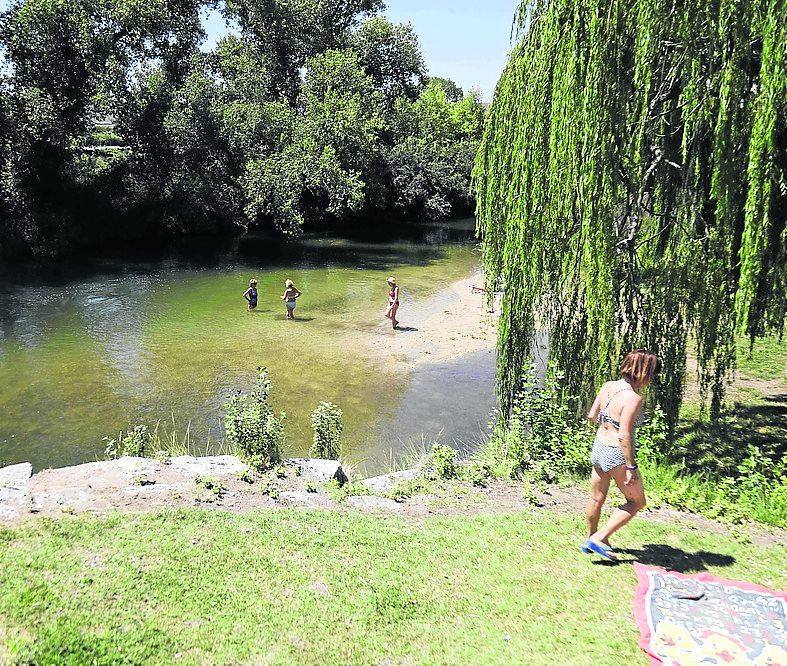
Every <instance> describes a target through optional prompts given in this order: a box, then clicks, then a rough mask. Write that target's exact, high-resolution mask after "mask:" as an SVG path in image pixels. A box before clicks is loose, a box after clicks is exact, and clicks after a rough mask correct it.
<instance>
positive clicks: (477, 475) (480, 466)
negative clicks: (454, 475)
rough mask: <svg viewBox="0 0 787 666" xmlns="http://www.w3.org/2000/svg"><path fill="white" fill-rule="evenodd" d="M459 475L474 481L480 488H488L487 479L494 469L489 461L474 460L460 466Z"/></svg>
mask: <svg viewBox="0 0 787 666" xmlns="http://www.w3.org/2000/svg"><path fill="white" fill-rule="evenodd" d="M458 476H459V478H460V479H461V480H462V481H466V482H468V483H472V484H473V485H474V486H478V487H479V488H486V486H487V485H488V484H487V481H488V479H489V477H490V476H492V469H491V467H490V465H489V463H486V462H481V461H472V462H470V463H469V464H467V465H462V466H460V467H459V468H458Z"/></svg>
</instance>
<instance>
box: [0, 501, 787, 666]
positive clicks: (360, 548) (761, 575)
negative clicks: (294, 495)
mask: <svg viewBox="0 0 787 666" xmlns="http://www.w3.org/2000/svg"><path fill="white" fill-rule="evenodd" d="M582 535H583V531H582V524H581V520H580V518H579V517H572V516H565V515H559V514H555V513H551V512H548V511H544V510H541V511H537V510H533V511H529V512H522V513H519V514H510V515H501V516H472V517H470V516H455V517H430V518H428V519H426V520H424V521H418V522H416V521H408V520H405V519H402V518H393V517H390V516H389V517H373V516H364V515H359V514H354V513H331V512H316V511H312V512H310V511H303V510H302V511H295V510H281V511H264V512H255V513H251V514H246V515H240V514H231V513H225V512H220V511H213V512H209V511H198V510H187V511H179V512H171V513H158V514H149V515H135V516H112V517H108V518H66V519H63V520H59V521H52V520H36V521H31V522H29V523H27V524H25V525H23V526H21V527H19V528H13V529H3V530H2V531H0V543H2V547H0V646H1V645H2V644H3V643H4V644H5V650H6V655H5V656H4V655H3V654H2V650H3V648H2V647H0V661H4V660H5V661H7V662H9V663H35V664H85V663H96V664H109V663H142V662H144V663H155V664H168V663H179V664H204V663H210V664H229V663H233V664H237V663H273V664H368V663H428V664H456V663H474V664H475V663H495V664H507V663H528V664H554V663H562V664H597V663H603V664H637V663H640V664H645V658H644V656H643V655H642V654H641V653H640V652H639V651H638V648H637V646H636V641H637V631H636V629H635V626H634V622H633V620H632V616H631V604H632V594H633V589H634V585H635V578H634V574H633V571H632V569H631V567H630V566H629V565H628V564H623V565H620V566H616V567H615V566H603V565H600V564H596V563H594V561H593V560H592V559H590V558H588V557H587V556H583V555H581V554H580V553H579V552H578V543H579V541H580V539H581V538H582ZM743 541H745V540H741V541H736V540H735V539H734V538H732V537H731V536H728V535H723V536H720V535H716V534H705V533H703V532H701V531H691V530H687V529H685V528H682V527H677V526H675V525H665V524H657V523H653V522H649V521H647V520H645V519H638V520H635V521H634V522H633V523H632V524H631V525H630V526H629V528H627V529H626V530H625V532H624V533H622V534H621V536H620V539H619V542H618V543H619V545H620V546H627V547H628V548H630V549H631V550H632V551H633V552H634V553H635V554H637V556H638V558H639V559H640V560H641V561H644V562H649V563H655V564H662V565H665V566H668V567H670V568H675V569H678V570H683V571H698V570H705V569H708V570H710V571H712V572H714V573H716V574H720V575H723V576H725V577H730V578H736V577H737V578H743V579H746V580H750V581H753V582H757V583H761V584H764V585H768V586H771V587H777V588H779V587H782V588H783V587H785V584H787V580H785V572H787V555H785V549H784V548H783V547H781V548H780V547H762V546H754V545H751V544H749V543H744V542H743Z"/></svg>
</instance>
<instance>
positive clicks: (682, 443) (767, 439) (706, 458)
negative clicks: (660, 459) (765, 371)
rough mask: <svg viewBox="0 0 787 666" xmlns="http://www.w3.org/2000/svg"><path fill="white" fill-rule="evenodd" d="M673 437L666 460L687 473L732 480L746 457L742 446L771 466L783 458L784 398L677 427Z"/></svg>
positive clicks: (786, 441)
mask: <svg viewBox="0 0 787 666" xmlns="http://www.w3.org/2000/svg"><path fill="white" fill-rule="evenodd" d="M676 434H677V437H676V441H675V444H674V445H673V446H672V447H671V450H669V451H667V457H668V459H669V460H670V462H673V463H678V464H681V465H682V466H685V469H686V471H688V472H695V473H701V474H705V475H708V476H710V477H712V478H719V477H722V476H732V477H735V476H737V475H738V466H739V465H740V464H741V462H742V461H743V460H744V459H745V458H747V457H748V455H749V450H748V447H747V446H746V444H751V445H752V446H754V447H756V448H757V449H758V450H759V451H760V453H761V454H762V455H763V456H765V457H766V458H767V459H769V460H770V461H771V462H773V463H775V462H776V461H778V460H781V459H782V458H784V456H786V455H787V395H785V394H777V395H771V396H764V397H763V398H762V402H761V403H759V404H742V403H739V402H738V403H736V404H735V405H734V406H733V407H732V408H730V409H729V410H728V411H727V412H725V413H724V414H723V415H722V417H721V418H719V419H718V420H715V421H699V420H698V421H694V422H691V423H689V424H681V425H680V426H678V430H677V433H676ZM742 442H743V443H744V444H743V445H742V444H741V443H742Z"/></svg>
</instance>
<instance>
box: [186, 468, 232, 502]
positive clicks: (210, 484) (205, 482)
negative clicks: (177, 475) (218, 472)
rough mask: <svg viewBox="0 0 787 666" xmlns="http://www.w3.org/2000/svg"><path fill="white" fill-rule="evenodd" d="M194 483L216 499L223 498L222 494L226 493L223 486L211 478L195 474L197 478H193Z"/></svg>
mask: <svg viewBox="0 0 787 666" xmlns="http://www.w3.org/2000/svg"><path fill="white" fill-rule="evenodd" d="M194 483H196V484H197V485H198V486H199V487H200V488H203V489H205V490H207V491H210V492H211V493H213V494H214V495H215V496H216V498H217V499H221V498H222V497H223V496H224V493H226V492H227V488H226V487H225V486H224V484H222V483H221V482H220V481H219V480H218V479H216V478H215V477H212V476H203V475H201V474H197V476H195V477H194Z"/></svg>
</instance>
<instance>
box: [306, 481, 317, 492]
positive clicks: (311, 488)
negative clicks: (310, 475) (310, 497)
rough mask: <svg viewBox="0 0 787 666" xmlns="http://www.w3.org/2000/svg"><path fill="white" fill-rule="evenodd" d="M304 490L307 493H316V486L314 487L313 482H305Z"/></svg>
mask: <svg viewBox="0 0 787 666" xmlns="http://www.w3.org/2000/svg"><path fill="white" fill-rule="evenodd" d="M304 488H305V489H306V492H307V493H316V492H317V486H316V485H314V482H313V481H307V482H306V485H305V486H304Z"/></svg>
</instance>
